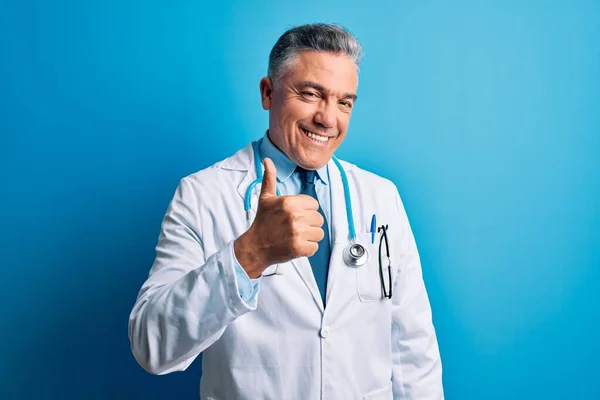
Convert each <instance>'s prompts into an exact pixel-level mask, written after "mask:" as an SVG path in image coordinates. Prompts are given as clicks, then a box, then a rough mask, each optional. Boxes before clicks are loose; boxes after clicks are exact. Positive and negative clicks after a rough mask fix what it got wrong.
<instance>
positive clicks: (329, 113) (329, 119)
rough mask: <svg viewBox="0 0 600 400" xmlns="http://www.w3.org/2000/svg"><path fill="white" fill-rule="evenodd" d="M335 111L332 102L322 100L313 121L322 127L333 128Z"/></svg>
mask: <svg viewBox="0 0 600 400" xmlns="http://www.w3.org/2000/svg"><path fill="white" fill-rule="evenodd" d="M335 113H336V108H335V104H332V102H330V101H324V102H323V103H322V104H321V107H319V109H318V110H317V112H316V114H315V117H314V121H315V123H316V124H318V125H319V126H321V127H323V129H331V128H335V123H336V116H335Z"/></svg>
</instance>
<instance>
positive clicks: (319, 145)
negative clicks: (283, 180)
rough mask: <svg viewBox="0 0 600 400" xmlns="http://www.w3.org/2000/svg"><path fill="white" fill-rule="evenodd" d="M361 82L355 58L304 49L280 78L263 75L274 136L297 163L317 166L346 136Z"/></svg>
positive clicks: (311, 167)
mask: <svg viewBox="0 0 600 400" xmlns="http://www.w3.org/2000/svg"><path fill="white" fill-rule="evenodd" d="M357 85H358V74H357V68H356V65H355V64H354V62H353V61H352V60H351V59H349V58H348V57H345V56H343V55H334V54H329V53H323V52H314V51H304V52H301V53H299V54H298V55H296V57H295V59H294V62H293V64H292V65H291V66H290V67H289V68H287V70H286V71H285V74H284V75H283V76H282V77H281V78H280V80H279V82H277V84H276V85H275V86H273V82H272V81H271V79H269V78H263V79H262V80H261V81H260V91H261V96H262V104H263V108H264V109H265V110H269V111H270V112H269V138H270V139H271V141H272V142H273V144H275V146H277V148H279V150H281V151H283V152H284V153H285V154H286V155H287V156H288V157H289V158H290V160H292V161H293V162H294V163H295V164H296V165H298V166H300V167H302V168H304V169H307V170H315V169H319V168H321V167H322V166H323V165H325V164H326V163H327V162H328V161H329V160H330V159H331V156H332V155H333V153H334V152H335V150H336V149H337V148H338V147H339V145H340V144H341V143H342V141H343V140H344V138H345V137H346V131H347V130H348V124H349V122H350V116H351V115H352V109H353V107H354V102H355V100H356V89H357Z"/></svg>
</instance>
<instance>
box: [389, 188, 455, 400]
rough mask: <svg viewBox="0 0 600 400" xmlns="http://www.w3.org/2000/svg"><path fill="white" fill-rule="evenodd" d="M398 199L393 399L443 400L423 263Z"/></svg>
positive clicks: (394, 254) (393, 256) (392, 252)
mask: <svg viewBox="0 0 600 400" xmlns="http://www.w3.org/2000/svg"><path fill="white" fill-rule="evenodd" d="M395 196H396V206H397V207H398V212H399V221H398V223H399V230H395V229H394V231H392V226H391V225H390V226H389V228H390V229H389V234H390V236H392V235H393V236H394V237H395V238H397V239H396V240H395V242H394V245H392V244H390V246H392V247H391V248H390V257H391V259H392V262H393V263H395V265H398V266H399V269H398V272H397V275H396V278H395V283H394V287H393V296H392V360H393V370H392V382H393V392H394V399H396V400H397V399H419V400H441V399H443V398H444V391H443V386H442V363H441V358H440V353H439V348H438V343H437V338H436V334H435V330H434V327H433V321H432V313H431V307H430V304H429V298H428V295H427V292H426V289H425V284H424V282H423V276H422V271H421V262H420V259H419V254H418V251H417V246H416V243H415V239H414V236H413V233H412V230H411V228H410V224H409V221H408V218H407V216H406V212H405V210H404V206H403V205H402V201H401V200H400V195H399V194H398V191H397V190H396V193H395ZM394 225H396V224H394ZM392 232H393V233H392Z"/></svg>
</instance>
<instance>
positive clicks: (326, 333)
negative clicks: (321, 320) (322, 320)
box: [321, 326, 330, 339]
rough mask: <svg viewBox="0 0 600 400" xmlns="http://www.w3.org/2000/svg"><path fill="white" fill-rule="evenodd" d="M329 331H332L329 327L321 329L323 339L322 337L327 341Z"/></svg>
mask: <svg viewBox="0 0 600 400" xmlns="http://www.w3.org/2000/svg"><path fill="white" fill-rule="evenodd" d="M329 331H330V329H329V327H328V326H324V327H322V328H321V337H322V338H323V339H327V336H329Z"/></svg>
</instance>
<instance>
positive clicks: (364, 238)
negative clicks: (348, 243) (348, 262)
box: [353, 233, 383, 302]
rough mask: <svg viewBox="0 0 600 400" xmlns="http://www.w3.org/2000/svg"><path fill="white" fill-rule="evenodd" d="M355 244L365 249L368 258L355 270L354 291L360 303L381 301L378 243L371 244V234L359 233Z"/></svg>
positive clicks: (376, 239)
mask: <svg viewBox="0 0 600 400" xmlns="http://www.w3.org/2000/svg"><path fill="white" fill-rule="evenodd" d="M356 242H357V243H358V244H361V245H363V246H364V247H365V250H366V251H367V253H368V255H369V257H368V259H367V262H366V263H365V264H363V265H361V266H359V267H353V268H355V269H356V291H357V293H358V298H359V300H360V301H361V302H372V301H381V300H382V299H383V291H382V289H381V277H380V276H379V243H378V235H375V243H371V233H359V234H358V237H357V240H356Z"/></svg>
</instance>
